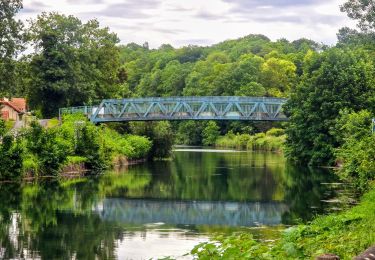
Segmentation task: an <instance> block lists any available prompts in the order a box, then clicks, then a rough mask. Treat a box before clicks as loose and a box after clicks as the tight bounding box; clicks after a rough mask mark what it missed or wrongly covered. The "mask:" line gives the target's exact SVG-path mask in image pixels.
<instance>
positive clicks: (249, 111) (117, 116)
mask: <svg viewBox="0 0 375 260" xmlns="http://www.w3.org/2000/svg"><path fill="white" fill-rule="evenodd" d="M285 102H286V99H282V98H256V97H157V98H134V99H133V98H132V99H107V100H103V101H102V103H101V104H100V106H99V107H98V108H93V110H92V114H91V121H92V122H93V123H102V122H119V121H160V120H247V121H286V120H287V117H286V116H285V115H284V113H283V111H282V106H283V105H284V104H285Z"/></svg>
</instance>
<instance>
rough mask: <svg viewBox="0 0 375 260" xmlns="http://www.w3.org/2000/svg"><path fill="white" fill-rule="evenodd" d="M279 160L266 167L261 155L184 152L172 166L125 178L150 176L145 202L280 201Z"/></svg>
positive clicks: (155, 165) (166, 164)
mask: <svg viewBox="0 0 375 260" xmlns="http://www.w3.org/2000/svg"><path fill="white" fill-rule="evenodd" d="M280 158H282V157H281V156H280V155H275V156H274V155H271V158H270V160H271V161H273V164H270V165H268V164H267V162H265V161H266V159H267V158H263V155H252V154H249V153H232V154H231V153H229V154H228V153H189V152H186V153H185V152H183V153H176V154H175V158H174V160H173V161H172V162H156V163H152V164H148V165H145V166H140V167H135V168H133V169H129V172H127V173H126V174H127V175H129V174H130V175H146V174H149V175H152V181H151V182H150V184H149V185H148V186H147V187H146V188H145V189H144V198H159V199H176V200H215V201H216V200H231V201H274V200H277V201H280V200H282V196H283V194H282V191H281V189H280V188H281V182H280V181H279V179H280V177H279V176H282V174H280V171H282V170H283V167H284V166H282V167H280V166H277V165H278V164H279V161H280ZM275 160H276V162H275ZM250 164H251V165H250Z"/></svg>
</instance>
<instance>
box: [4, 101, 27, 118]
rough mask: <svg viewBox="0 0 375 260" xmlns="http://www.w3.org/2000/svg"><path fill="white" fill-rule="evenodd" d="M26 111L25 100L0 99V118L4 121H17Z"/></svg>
mask: <svg viewBox="0 0 375 260" xmlns="http://www.w3.org/2000/svg"><path fill="white" fill-rule="evenodd" d="M26 111H27V106H26V99H25V98H12V99H8V98H2V99H0V112H1V114H0V116H1V118H3V119H4V120H14V121H19V120H21V119H22V115H23V114H25V113H26Z"/></svg>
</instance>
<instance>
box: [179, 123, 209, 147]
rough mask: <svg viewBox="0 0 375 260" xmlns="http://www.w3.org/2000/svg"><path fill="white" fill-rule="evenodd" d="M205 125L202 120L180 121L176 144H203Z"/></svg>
mask: <svg viewBox="0 0 375 260" xmlns="http://www.w3.org/2000/svg"><path fill="white" fill-rule="evenodd" d="M203 128H204V125H203V124H202V122H200V121H183V122H179V123H178V128H177V130H176V144H185V145H201V144H202V132H203Z"/></svg>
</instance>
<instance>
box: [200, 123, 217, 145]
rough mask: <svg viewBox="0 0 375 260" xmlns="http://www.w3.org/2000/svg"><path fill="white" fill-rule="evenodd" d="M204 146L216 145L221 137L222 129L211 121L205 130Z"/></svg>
mask: <svg viewBox="0 0 375 260" xmlns="http://www.w3.org/2000/svg"><path fill="white" fill-rule="evenodd" d="M202 135H203V144H204V145H214V144H215V142H216V140H217V138H218V137H219V136H220V128H219V126H218V125H217V124H216V122H214V121H209V122H208V124H207V126H206V127H205V128H204V129H203V133H202Z"/></svg>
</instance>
